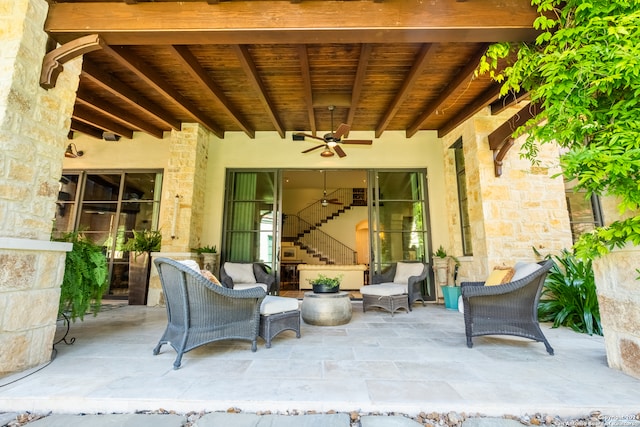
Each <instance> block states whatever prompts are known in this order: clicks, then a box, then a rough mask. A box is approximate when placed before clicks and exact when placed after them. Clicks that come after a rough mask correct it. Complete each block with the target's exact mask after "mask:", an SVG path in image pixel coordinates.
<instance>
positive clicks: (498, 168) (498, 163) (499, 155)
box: [493, 138, 515, 177]
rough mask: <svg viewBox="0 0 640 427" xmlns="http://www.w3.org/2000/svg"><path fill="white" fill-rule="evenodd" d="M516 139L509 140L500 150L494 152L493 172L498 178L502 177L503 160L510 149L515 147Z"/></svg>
mask: <svg viewBox="0 0 640 427" xmlns="http://www.w3.org/2000/svg"><path fill="white" fill-rule="evenodd" d="M514 142H515V139H513V138H507V140H506V141H505V142H504V144H502V146H501V147H500V148H499V149H498V150H494V151H493V172H494V174H495V176H496V177H499V176H501V175H502V160H504V157H505V156H506V155H507V153H508V152H509V149H510V148H511V147H513V144H514Z"/></svg>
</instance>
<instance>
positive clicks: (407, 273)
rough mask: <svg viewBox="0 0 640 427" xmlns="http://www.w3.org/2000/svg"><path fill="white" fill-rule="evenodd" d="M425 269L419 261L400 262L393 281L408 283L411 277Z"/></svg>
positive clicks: (402, 283)
mask: <svg viewBox="0 0 640 427" xmlns="http://www.w3.org/2000/svg"><path fill="white" fill-rule="evenodd" d="M423 270H424V265H423V264H422V263H419V262H399V263H398V264H397V266H396V275H395V276H394V277H393V283H398V284H401V285H406V284H408V283H409V277H411V276H419V275H421V274H422V271H423Z"/></svg>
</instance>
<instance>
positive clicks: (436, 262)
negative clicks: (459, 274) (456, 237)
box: [433, 245, 449, 286]
mask: <svg viewBox="0 0 640 427" xmlns="http://www.w3.org/2000/svg"><path fill="white" fill-rule="evenodd" d="M433 271H434V272H435V275H436V283H437V284H438V285H439V286H446V285H447V282H448V280H449V256H448V255H447V251H445V250H444V248H443V247H442V245H440V247H439V248H438V250H437V251H435V252H434V253H433Z"/></svg>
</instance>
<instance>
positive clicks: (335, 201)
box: [327, 199, 342, 205]
mask: <svg viewBox="0 0 640 427" xmlns="http://www.w3.org/2000/svg"><path fill="white" fill-rule="evenodd" d="M327 203H331V204H332V205H341V204H342V202H340V201H338V199H329V200H327Z"/></svg>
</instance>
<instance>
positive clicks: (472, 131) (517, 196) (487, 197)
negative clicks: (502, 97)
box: [443, 106, 572, 280]
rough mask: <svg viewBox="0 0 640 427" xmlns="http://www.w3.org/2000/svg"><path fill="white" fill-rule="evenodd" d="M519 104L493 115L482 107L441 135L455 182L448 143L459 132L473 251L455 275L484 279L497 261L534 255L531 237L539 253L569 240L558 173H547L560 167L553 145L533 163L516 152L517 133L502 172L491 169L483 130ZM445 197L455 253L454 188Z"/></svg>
mask: <svg viewBox="0 0 640 427" xmlns="http://www.w3.org/2000/svg"><path fill="white" fill-rule="evenodd" d="M518 108H521V106H520V107H517V108H515V109H510V110H507V111H505V112H503V113H501V114H499V115H495V116H492V115H490V113H489V110H488V109H486V110H485V113H484V114H483V113H480V114H478V115H476V116H475V117H474V118H473V119H471V120H468V121H467V122H466V123H465V124H463V125H462V126H461V127H460V128H459V129H458V131H457V132H453V133H452V134H450V135H448V136H446V137H445V138H444V139H443V145H444V147H443V149H444V150H445V153H444V154H445V179H446V186H447V188H451V189H454V188H456V178H455V165H454V159H453V152H452V150H450V149H449V147H450V146H451V145H452V144H453V143H454V142H455V141H456V140H457V139H458V138H459V137H460V136H462V141H463V149H464V156H465V167H466V174H467V191H468V197H469V216H470V222H471V233H472V240H473V257H472V259H464V260H463V261H464V262H462V266H461V271H460V277H459V279H462V280H483V279H484V278H485V277H486V276H487V275H488V274H489V272H490V270H491V269H493V267H494V266H496V265H502V264H506V265H513V264H514V263H515V262H516V261H519V260H535V255H534V253H533V250H532V248H531V246H532V242H533V244H535V246H536V248H537V249H538V250H539V251H540V252H541V253H542V254H546V253H557V252H558V251H559V250H561V249H563V248H569V247H571V245H572V240H571V230H570V227H569V216H568V211H567V206H566V200H565V197H564V183H563V181H562V178H555V179H554V178H552V176H553V175H554V174H556V173H558V172H559V171H560V169H559V165H558V150H557V148H556V147H555V146H553V145H551V144H545V145H543V146H542V147H541V149H540V153H539V155H538V160H539V161H540V164H539V165H538V166H533V165H532V164H531V162H529V161H528V160H526V159H521V158H520V155H519V154H520V150H521V147H522V143H523V141H524V137H521V138H518V139H517V140H516V142H515V144H514V146H513V147H512V148H511V150H510V151H509V153H508V154H507V156H506V158H505V159H504V164H503V168H502V176H500V177H496V176H495V175H494V167H493V152H492V151H491V150H490V149H489V141H488V136H489V134H490V133H491V132H493V131H494V130H495V129H496V128H498V127H499V126H500V125H501V124H502V123H504V121H505V120H507V119H508V118H509V117H511V115H513V114H514V113H515V112H517V109H518ZM446 197H447V206H448V209H449V212H448V215H449V217H450V220H449V224H448V226H449V235H450V236H452V241H451V247H452V248H455V249H454V250H453V255H456V254H459V253H461V252H462V242H461V237H460V218H459V213H458V200H457V194H456V192H455V191H450V192H447V196H446Z"/></svg>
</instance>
